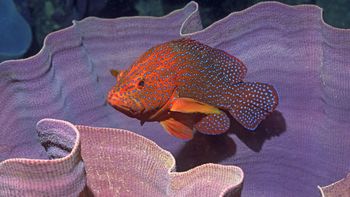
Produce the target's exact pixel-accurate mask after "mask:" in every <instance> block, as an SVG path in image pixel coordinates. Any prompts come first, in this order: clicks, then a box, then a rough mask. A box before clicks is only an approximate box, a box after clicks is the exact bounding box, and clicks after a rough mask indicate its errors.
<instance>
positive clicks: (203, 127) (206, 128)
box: [194, 112, 230, 135]
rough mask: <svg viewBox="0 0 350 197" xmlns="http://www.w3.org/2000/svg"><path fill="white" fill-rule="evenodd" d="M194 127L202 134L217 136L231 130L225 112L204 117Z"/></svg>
mask: <svg viewBox="0 0 350 197" xmlns="http://www.w3.org/2000/svg"><path fill="white" fill-rule="evenodd" d="M194 127H195V128H196V130H197V131H199V132H201V133H204V134H209V135H217V134H221V133H224V132H226V131H227V130H228V129H229V128H230V119H229V117H228V116H227V115H226V114H225V113H224V112H221V113H220V114H210V115H207V116H205V117H203V118H202V119H201V120H200V121H199V122H197V123H196V124H195V125H194Z"/></svg>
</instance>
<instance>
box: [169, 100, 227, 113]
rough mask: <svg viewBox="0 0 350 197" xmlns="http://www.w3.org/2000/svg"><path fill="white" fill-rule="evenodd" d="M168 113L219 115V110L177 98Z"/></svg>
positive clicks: (197, 102) (194, 101) (198, 102)
mask: <svg viewBox="0 0 350 197" xmlns="http://www.w3.org/2000/svg"><path fill="white" fill-rule="evenodd" d="M170 111H173V112H181V113H203V114H220V110H219V109H218V108H216V107H214V106H212V105H208V104H206V103H202V102H200V101H196V100H194V99H191V98H177V99H175V100H174V101H173V103H172V107H171V108H170Z"/></svg>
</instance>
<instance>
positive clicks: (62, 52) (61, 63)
mask: <svg viewBox="0 0 350 197" xmlns="http://www.w3.org/2000/svg"><path fill="white" fill-rule="evenodd" d="M35 2H36V3H35ZM186 2H189V1H176V3H172V4H166V2H165V1H164V2H163V1H152V3H150V2H149V3H148V2H144V1H123V2H121V1H115V2H112V1H79V0H76V1H12V0H2V1H0V15H2V16H0V19H5V20H0V22H1V23H2V24H1V26H0V27H2V28H1V38H2V39H0V61H1V60H2V59H1V55H2V54H5V55H4V56H7V58H8V59H14V58H21V57H30V56H32V55H34V54H37V52H38V51H39V49H40V48H41V47H42V46H41V45H42V43H45V45H44V46H43V47H42V50H41V52H40V53H39V54H38V55H35V56H33V57H32V58H28V59H23V60H18V61H6V62H2V63H1V64H0V68H1V70H0V95H1V97H0V103H1V105H2V107H1V108H0V110H1V111H0V125H2V131H1V133H0V139H1V143H0V153H1V154H0V160H1V161H2V162H1V163H0V196H5V195H4V193H1V192H4V191H5V192H6V191H8V192H12V191H15V190H13V189H12V188H16V190H21V191H23V192H25V187H26V186H27V185H30V186H32V187H34V186H33V185H32V182H33V180H38V182H36V183H38V185H40V186H46V187H48V189H47V188H46V189H47V190H45V191H49V189H51V190H54V191H55V192H56V193H57V194H59V192H57V191H58V190H56V189H55V188H50V186H52V185H54V186H56V185H55V184H50V182H48V177H47V176H46V175H45V173H34V175H35V176H27V175H28V173H29V175H30V173H31V172H38V171H39V170H46V167H47V166H52V167H53V172H57V173H59V174H60V176H61V174H64V175H65V176H66V177H67V178H65V179H64V180H63V182H62V183H64V184H63V185H60V186H59V187H60V189H61V190H60V191H64V192H69V191H70V190H69V189H67V188H71V187H74V188H73V189H75V191H76V192H80V191H81V189H82V187H84V186H85V180H88V184H90V185H88V186H89V187H90V188H91V190H92V191H95V190H96V191H100V190H99V188H101V187H100V185H99V184H101V185H102V186H105V189H108V188H107V187H106V184H104V182H103V180H106V179H103V178H102V179H95V178H96V177H97V178H98V177H100V175H101V174H102V173H100V172H99V171H96V170H101V172H108V173H107V174H105V176H106V177H105V178H108V180H109V179H110V174H109V173H113V172H114V175H113V177H114V179H111V180H113V181H114V183H113V185H115V186H121V185H123V184H125V183H124V182H122V183H123V184H121V183H120V181H123V180H120V179H119V177H121V176H120V175H119V173H121V172H122V173H125V174H127V175H130V170H134V171H135V173H139V174H140V175H142V176H143V175H145V174H146V175H147V174H150V173H154V171H152V169H154V168H151V169H148V170H147V169H146V170H145V169H139V168H138V167H137V166H140V164H138V163H137V162H134V160H135V159H134V158H133V157H129V154H128V153H129V152H130V149H131V148H134V149H137V150H133V151H131V152H132V153H133V152H135V151H138V150H145V149H147V147H150V146H151V144H152V143H153V142H152V143H151V142H146V141H147V140H145V139H144V138H141V136H136V134H141V135H142V136H144V137H147V138H149V139H151V140H153V141H155V142H156V143H157V144H158V145H159V146H160V147H162V148H164V149H165V150H167V151H170V153H172V154H173V155H174V157H172V156H170V155H169V154H168V156H165V154H162V152H163V153H164V150H160V148H155V147H154V146H153V145H152V146H153V148H150V150H151V151H150V154H143V155H142V154H136V153H135V154H134V155H135V156H136V157H137V158H138V159H137V161H139V162H143V161H144V158H153V159H154V160H155V162H158V163H161V164H162V165H160V166H158V168H157V169H160V170H161V171H162V173H158V172H157V173H154V174H156V175H159V176H157V177H159V179H156V180H164V179H163V178H162V177H164V178H169V177H172V176H173V174H171V173H168V171H169V169H171V168H172V166H174V164H175V163H174V161H175V159H176V169H177V171H178V172H175V173H176V174H177V175H179V176H178V177H180V179H178V180H180V181H178V182H176V181H175V182H174V181H173V179H169V180H170V181H169V182H164V181H157V182H155V183H156V184H159V185H161V186H162V187H158V185H156V186H157V187H154V188H161V189H162V191H168V190H166V189H167V187H166V185H167V184H174V188H175V189H177V188H178V187H177V186H179V184H180V183H181V184H182V182H183V180H184V179H185V178H186V179H185V180H187V181H188V182H190V183H194V179H191V178H190V177H189V176H190V175H191V176H194V177H196V175H197V174H196V173H193V172H194V171H190V172H191V173H188V171H187V170H191V169H194V167H196V166H199V165H201V164H204V163H209V162H213V163H220V164H225V165H233V164H234V165H237V166H239V167H241V168H242V170H243V171H244V187H243V191H242V193H243V194H242V195H243V196H249V197H250V196H307V197H309V196H319V195H318V194H319V193H320V192H319V189H318V188H317V186H326V185H329V184H331V183H333V182H335V181H338V180H340V179H342V178H344V177H345V176H346V174H347V173H348V172H349V170H350V169H349V166H350V159H349V152H350V146H349V140H348V139H350V132H349V128H350V104H349V102H348V101H349V100H350V81H349V79H350V70H349V65H350V60H349V58H348V54H350V45H349V43H350V31H349V30H345V29H336V28H332V27H330V26H328V25H325V24H324V23H323V21H322V20H321V14H322V13H321V10H320V9H319V7H316V6H298V7H289V6H285V5H284V4H279V3H271V2H270V3H266V2H265V3H260V4H258V5H256V6H253V7H250V8H248V9H246V10H245V11H243V12H236V11H237V10H243V9H245V8H246V7H248V6H251V5H253V4H254V5H255V2H257V1H254V2H250V4H248V3H247V1H245V3H244V2H242V1H241V4H242V7H239V6H238V3H235V2H234V1H232V2H228V1H227V2H228V3H226V4H224V2H226V1H220V3H218V2H214V1H199V5H200V8H199V12H200V13H201V17H202V21H203V25H204V26H205V27H206V26H208V25H210V24H211V23H212V22H214V21H215V20H219V19H220V18H222V17H224V16H226V15H227V14H229V13H230V12H234V13H235V14H232V15H230V16H228V17H227V18H226V19H223V20H221V21H218V22H217V23H215V25H213V26H210V27H208V28H207V29H204V30H201V27H200V24H201V20H200V19H199V14H198V12H197V11H198V10H197V8H198V7H197V4H196V3H194V2H191V3H189V4H188V5H187V6H186V7H184V8H182V9H181V10H178V11H175V12H173V13H172V14H170V15H168V16H167V17H162V18H160V19H159V18H149V17H122V18H117V19H113V20H104V19H101V18H88V19H85V20H81V19H82V18H84V17H87V16H98V17H102V18H103V17H105V18H108V17H111V18H115V17H120V16H130V15H131V16H134V15H153V16H159V15H164V14H167V13H169V12H170V11H171V10H174V9H176V8H177V6H178V7H181V6H184V4H185V3H186ZM282 2H283V3H288V4H292V5H295V4H297V2H295V1H294V2H288V1H282ZM320 2H321V1H313V2H311V1H310V2H307V1H303V2H298V3H313V4H318V5H319V6H321V7H323V9H324V12H323V15H324V18H325V20H326V22H327V23H329V24H331V25H333V26H336V27H342V28H348V27H349V26H341V25H346V24H347V23H346V22H345V21H346V20H349V17H348V11H347V9H348V7H349V6H348V5H349V3H348V2H346V1H341V2H340V1H339V3H337V2H335V1H332V3H331V4H327V5H328V6H329V8H327V7H326V6H324V5H322V4H321V3H320ZM322 2H325V3H326V1H322ZM212 4H213V5H212ZM21 5H22V7H21ZM226 9H227V10H226ZM228 9H230V10H228ZM17 10H20V12H18V11H17ZM156 10H159V12H158V11H156ZM328 10H333V11H332V12H331V11H328ZM132 13H134V14H132ZM328 13H333V14H335V15H337V17H338V18H334V20H333V21H334V23H332V22H330V21H329V19H327V17H328ZM22 16H24V17H22ZM140 18H141V20H140ZM72 20H77V21H78V22H76V23H75V24H74V25H73V26H72V25H71V24H72ZM169 21H172V23H171V22H169ZM335 23H337V24H335ZM68 26H70V27H69V28H65V29H63V28H64V27H68ZM9 27H10V28H9ZM129 27H132V28H129ZM241 27H243V28H241ZM61 29H63V30H61ZM50 32H54V33H51V34H50V35H49V36H46V35H47V34H48V33H50ZM191 32H196V33H191ZM179 34H180V35H186V34H187V35H190V36H191V37H192V38H193V39H196V40H198V41H201V42H203V43H205V44H207V45H210V46H213V47H215V48H219V49H223V50H225V51H227V52H229V53H230V54H231V53H232V54H235V55H237V57H239V58H241V59H242V60H243V62H245V63H246V64H247V65H248V67H249V72H248V75H247V80H250V81H261V82H266V83H271V84H273V85H274V86H276V88H277V89H278V90H279V95H280V98H281V102H280V106H279V108H278V111H276V113H274V114H272V115H271V117H269V118H268V119H266V121H264V123H262V125H261V127H259V128H258V129H257V131H256V134H254V133H247V132H246V131H245V130H243V129H240V128H239V127H237V128H236V127H235V129H234V130H231V131H230V132H228V133H227V134H225V135H220V136H206V135H201V134H200V133H197V135H196V136H195V137H194V139H193V140H191V141H188V142H183V141H179V140H177V139H174V138H172V137H171V136H169V135H168V134H167V133H165V132H164V131H163V130H161V129H162V128H161V127H160V126H159V124H152V123H150V124H145V125H144V126H142V127H141V126H140V125H139V123H138V122H137V123H136V124H135V121H134V120H131V119H128V118H127V117H125V116H124V115H123V114H120V113H118V112H116V111H115V110H113V109H112V108H111V107H110V106H107V105H105V96H106V94H107V90H108V89H110V87H111V86H112V85H113V84H115V80H114V78H113V77H112V76H111V75H110V73H109V70H110V69H111V68H116V69H124V68H125V66H127V65H130V64H131V62H132V61H133V60H134V59H135V58H137V57H138V56H139V55H140V54H141V53H142V52H144V51H145V50H147V49H148V48H150V47H151V46H154V45H155V44H157V43H160V42H164V41H167V40H170V39H174V38H177V37H179V36H180V35H179ZM45 37H46V38H45ZM44 38H45V39H46V41H45V42H44V41H43V40H44ZM4 42H5V44H4ZM11 42H12V43H11ZM27 49H29V51H27ZM121 49H122V50H121ZM4 50H10V52H11V53H8V52H7V53H6V51H4ZM16 50H18V51H17V52H16ZM11 54H12V55H13V56H12V58H11V57H9V56H11ZM43 118H55V119H59V120H52V119H46V120H45V119H44V120H42V119H43ZM40 120H41V121H40ZM63 120H66V121H70V122H71V123H68V122H64V121H63ZM38 121H40V122H39V123H38V124H37V126H36V128H35V125H36V123H37V122H38ZM72 124H79V125H89V126H98V127H100V126H103V127H109V128H124V129H127V130H130V131H133V132H132V133H131V132H120V131H119V132H118V131H117V130H115V129H108V128H107V129H104V130H103V129H102V130H101V129H98V128H97V127H96V128H90V127H86V126H77V128H75V126H74V125H72ZM233 126H235V125H233ZM78 130H79V132H78ZM92 131H94V132H92ZM100 131H103V132H100ZM9 133H10V134H11V135H9ZM78 133H80V134H81V136H82V137H81V152H80V151H79V150H78V149H77V148H74V147H78V146H79V143H80V140H79V135H78ZM112 133H113V134H114V135H116V137H114V138H111V137H110V136H112ZM135 133H136V134H135ZM96 135H97V136H96ZM99 135H101V136H99ZM123 136H125V137H123ZM38 137H39V140H40V143H39V141H38ZM64 137H66V138H67V139H69V140H62V139H65V138H64ZM129 137H130V138H129ZM96 139H98V140H96ZM119 139H124V141H122V142H123V143H126V144H125V146H126V147H128V148H126V149H125V150H128V151H126V152H124V153H125V157H111V156H110V155H117V154H116V153H115V152H113V151H115V149H113V148H114V147H115V146H114V145H115V144H119V141H113V140H119ZM130 139H131V140H130ZM140 139H143V141H142V140H141V142H140V141H138V142H139V143H137V140H140ZM111 140H112V141H111ZM121 147H124V146H121ZM62 149H63V150H62ZM106 150H107V151H106ZM118 150H119V149H118ZM70 153H72V154H70ZM80 154H81V155H82V158H83V160H84V165H83V164H82V160H81V158H80V156H79V155H80ZM158 155H161V157H160V158H166V159H162V160H161V161H162V162H159V158H158V157H157V156H158ZM163 155H164V157H163ZM22 157H25V158H30V159H29V160H26V161H27V164H29V165H28V166H26V167H27V168H25V169H22V168H21V166H22V165H17V164H18V163H21V162H22V163H23V160H21V159H16V158H22ZM14 158H15V159H14ZM37 158H41V159H43V160H40V162H38V160H35V159H37ZM55 158H59V159H55ZM61 158H62V159H61ZM155 158H156V159H155ZM72 160H73V161H74V160H75V161H78V162H77V163H72V162H70V161H72ZM33 161H34V162H33ZM101 161H103V162H101ZM106 161H110V162H111V163H108V165H107V164H106V163H105V162H106ZM60 162H62V163H63V164H64V166H63V170H66V171H62V168H61V167H62V166H61V167H59V166H60V164H61V163H60ZM115 162H116V163H115ZM118 162H119V163H118ZM125 162H129V163H128V164H127V165H125ZM51 164H54V165H51ZM102 164H103V165H102ZM129 164H130V165H129ZM131 164H134V165H135V167H130V166H132V165H131ZM136 164H138V165H136ZM163 164H165V165H163ZM67 165H68V167H67ZM13 166H15V167H16V166H17V167H19V168H20V170H22V171H23V173H17V172H18V169H16V168H14V167H13ZM101 166H102V167H101ZM108 166H113V167H112V168H109V169H106V168H108ZM114 166H119V167H120V168H118V170H120V171H115V170H116V168H115V167H114ZM125 166H126V168H123V167H125ZM145 166H151V167H152V165H145ZM104 167H106V168H104ZM208 167H211V166H205V169H208ZM221 167H222V166H221ZM231 167H232V166H231ZM39 168H40V169H39ZM84 168H85V169H87V177H85V174H84V171H85V169H84ZM70 169H76V171H75V172H77V173H75V174H74V176H71V175H72V173H70V172H71V170H70ZM196 169H197V168H195V169H194V170H196ZM209 169H210V168H209ZM22 171H21V172H22ZM96 172H97V173H96ZM182 172H183V174H181V173H182ZM196 172H198V171H196ZM199 172H200V170H199ZM212 172H214V173H216V172H217V170H213V171H212ZM222 172H223V173H224V174H233V173H229V172H228V171H227V169H226V170H224V171H222ZM238 172H239V171H238ZM201 173H202V172H201ZM185 174H187V176H185ZM24 175H25V176H27V177H29V178H28V179H27V181H28V182H27V183H30V184H21V185H18V182H17V181H18V180H22V179H23V176H24ZM37 175H38V176H37ZM40 175H43V176H42V177H40ZM51 175H52V176H51V177H50V180H52V181H53V183H55V180H56V179H57V174H55V173H53V174H51ZM238 175H239V176H238V177H240V179H237V180H238V181H237V182H238V184H239V185H240V183H242V179H243V177H242V173H238ZM182 176H184V177H183V178H182ZM14 177H15V178H14ZM209 177H214V178H215V176H211V175H210V176H209ZM219 177H222V176H221V175H220V176H219ZM145 178H147V177H145ZM72 179H74V180H72ZM8 180H12V182H11V184H9V185H6V186H5V188H4V187H3V188H2V186H4V185H5V184H4V183H8ZM91 180H96V181H97V183H96V184H95V183H94V184H91ZM101 180H102V181H101ZM127 180H128V181H130V185H128V186H130V187H125V188H126V189H129V188H133V189H134V190H133V191H136V192H142V191H144V190H143V188H142V187H143V185H142V184H136V183H144V179H140V180H136V181H135V180H134V179H127ZM349 180H350V175H348V179H347V183H348V182H349ZM70 181H72V182H74V183H76V184H77V185H74V184H71V183H70ZM137 181H142V182H137ZM196 181H199V182H198V184H197V183H196V185H197V186H198V187H196V188H198V190H200V191H202V189H203V188H210V187H204V186H206V185H208V183H207V182H206V181H207V180H206V179H204V178H201V179H196ZM237 182H236V183H237ZM39 183H40V184H39ZM43 183H44V184H43ZM214 183H215V184H217V185H222V184H221V183H220V182H218V181H214ZM151 184H153V181H151ZM135 185H136V186H142V187H135ZM164 185H165V186H164ZM233 185H234V184H232V182H230V186H233ZM236 185H237V184H236ZM146 186H147V185H146ZM190 186H191V185H190ZM19 187H23V188H19ZM191 187H192V186H191ZM40 188H41V187H40ZM111 188H112V189H114V188H117V189H118V187H111ZM135 188H136V189H135ZM164 188H165V189H164ZM192 188H193V187H192ZM213 188H217V187H216V186H214V187H213ZM239 188H241V186H239ZM347 188H348V187H347ZM6 189H7V190H6ZM22 189H23V190H22ZM44 189H45V188H44ZM175 189H174V190H173V191H174V192H175V193H177V191H176V190H175ZM186 189H187V188H186V187H184V189H183V190H182V191H186ZM345 189H346V188H345ZM345 189H344V190H343V191H345V192H347V193H348V191H349V190H348V189H346V190H345ZM33 191H34V190H33ZM338 191H340V190H338ZM35 192H40V191H39V190H36V191H35ZM219 192H220V191H219ZM340 192H341V191H340ZM33 196H35V195H33ZM36 196H37V195H36ZM58 196H67V195H58ZM105 196H107V195H105ZM135 196H140V195H135ZM163 196H164V195H163ZM179 196H181V195H179ZM209 196H215V195H209ZM327 196H328V195H327Z"/></svg>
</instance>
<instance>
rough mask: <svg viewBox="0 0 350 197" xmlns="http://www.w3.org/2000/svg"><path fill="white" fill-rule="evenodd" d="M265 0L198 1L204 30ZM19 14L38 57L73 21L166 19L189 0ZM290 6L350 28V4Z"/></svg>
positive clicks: (300, 0)
mask: <svg viewBox="0 0 350 197" xmlns="http://www.w3.org/2000/svg"><path fill="white" fill-rule="evenodd" d="M262 1H263V0H247V1H242V0H222V1H220V0H198V1H197V2H198V4H199V11H200V15H201V18H202V23H203V26H204V27H206V26H208V25H210V24H211V23H213V22H215V21H217V20H219V19H221V18H223V17H225V16H227V15H228V14H230V13H231V12H234V11H239V10H243V9H245V8H247V7H250V6H252V5H254V4H256V3H258V2H262ZM14 2H15V4H16V8H17V10H18V11H19V12H20V14H21V15H22V16H23V17H24V18H25V20H26V21H27V22H28V23H29V25H30V27H31V30H32V34H33V39H32V42H31V45H30V48H29V50H28V52H27V53H26V54H25V55H24V57H29V56H32V55H34V54H36V53H37V52H38V51H39V50H40V48H41V47H42V44H43V40H44V38H45V36H46V35H47V34H48V33H50V32H52V31H55V30H58V29H62V28H64V27H67V26H70V25H72V20H80V19H82V18H85V17H88V16H97V17H102V18H116V17H121V16H135V15H147V16H163V15H165V14H167V13H169V12H171V11H173V10H175V9H179V8H182V7H184V6H185V5H186V4H187V3H188V2H190V0H177V1H175V0H30V1H25V0H14ZM279 2H283V3H286V4H289V5H298V4H316V5H318V6H320V7H322V8H323V10H324V13H323V17H324V20H325V21H326V22H327V23H328V24H331V25H332V26H335V27H339V28H350V0H333V1H332V0H279Z"/></svg>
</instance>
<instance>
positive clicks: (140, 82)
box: [137, 80, 145, 89]
mask: <svg viewBox="0 0 350 197" xmlns="http://www.w3.org/2000/svg"><path fill="white" fill-rule="evenodd" d="M144 86H145V80H141V81H139V83H138V84H137V87H138V88H139V89H141V88H143V87H144Z"/></svg>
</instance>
